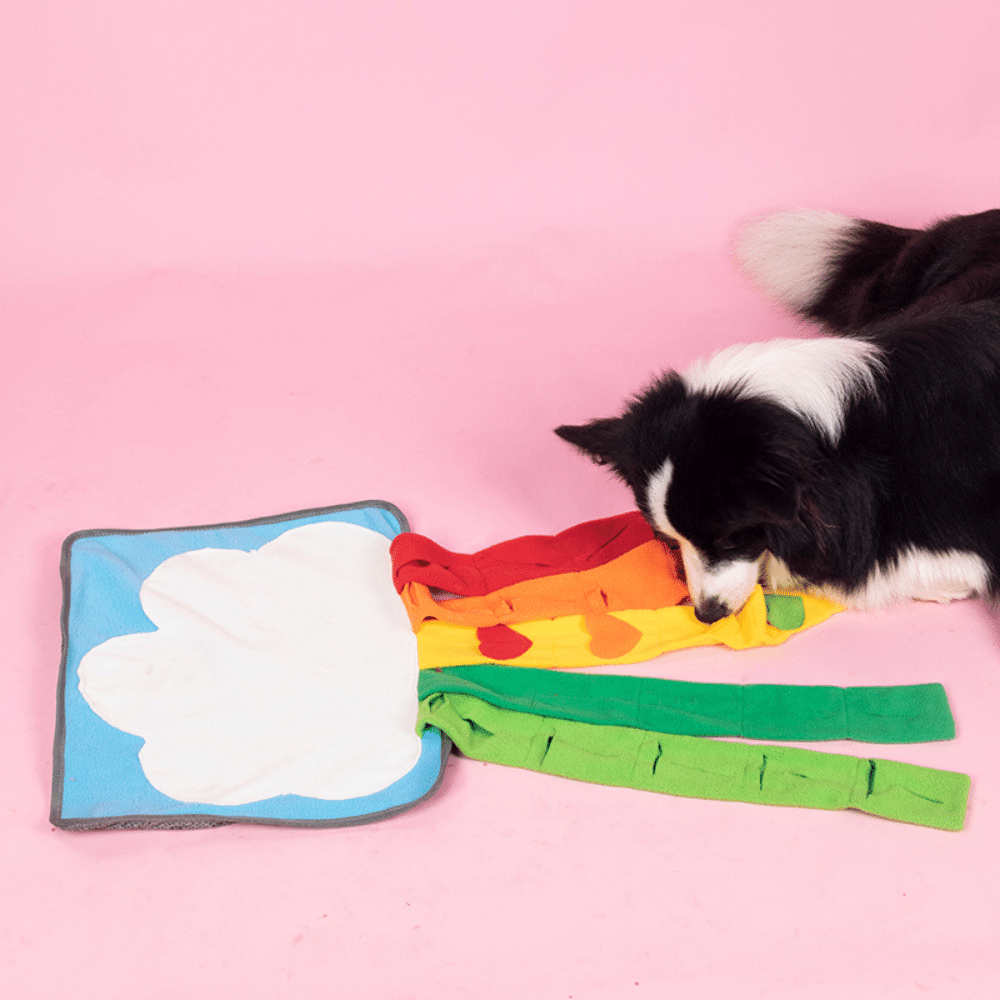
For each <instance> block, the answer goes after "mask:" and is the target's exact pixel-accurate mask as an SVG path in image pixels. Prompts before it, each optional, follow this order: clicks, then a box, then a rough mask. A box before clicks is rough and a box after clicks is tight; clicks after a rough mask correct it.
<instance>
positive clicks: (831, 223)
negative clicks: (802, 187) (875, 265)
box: [736, 208, 861, 312]
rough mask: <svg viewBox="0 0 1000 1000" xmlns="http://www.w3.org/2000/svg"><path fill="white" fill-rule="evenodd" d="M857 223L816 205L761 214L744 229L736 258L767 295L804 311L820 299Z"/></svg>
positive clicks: (796, 309)
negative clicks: (815, 206) (814, 206)
mask: <svg viewBox="0 0 1000 1000" xmlns="http://www.w3.org/2000/svg"><path fill="white" fill-rule="evenodd" d="M859 225H861V223H860V221H859V220H858V219H850V218H848V217H847V216H845V215H837V214H836V213H835V212H824V211H821V210H818V209H812V208H796V209H791V210H790V211H786V212H774V213H772V214H770V215H762V216H759V217H758V218H756V219H751V220H750V222H748V223H747V224H746V225H745V226H744V227H743V229H742V231H741V232H740V234H739V236H738V237H737V243H736V256H737V258H738V260H739V262H740V264H741V265H742V266H743V269H744V270H745V271H746V272H747V274H748V275H749V276H750V278H751V279H752V280H753V281H754V282H755V283H756V284H758V285H759V286H760V287H761V288H762V289H763V290H764V291H765V292H766V293H767V294H768V295H770V296H772V297H773V298H775V299H777V300H778V301H779V302H781V303H782V304H784V305H786V306H788V307H789V308H790V309H794V310H795V311H796V312H805V311H806V310H808V309H809V308H810V306H813V305H815V304H816V303H817V302H818V301H819V300H820V298H821V297H822V295H823V292H824V291H825V290H826V288H827V286H828V285H829V282H830V278H831V277H832V276H833V272H834V270H835V268H836V264H837V262H838V260H839V259H840V258H841V256H842V255H843V253H844V251H845V250H846V249H847V247H849V246H850V244H851V234H852V233H853V232H854V231H855V230H856V229H857V227H858V226H859Z"/></svg>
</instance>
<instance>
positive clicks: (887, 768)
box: [420, 692, 970, 830]
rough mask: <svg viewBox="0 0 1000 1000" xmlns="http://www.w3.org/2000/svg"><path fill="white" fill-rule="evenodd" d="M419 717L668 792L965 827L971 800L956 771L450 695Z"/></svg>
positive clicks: (510, 749) (424, 706) (431, 700)
mask: <svg viewBox="0 0 1000 1000" xmlns="http://www.w3.org/2000/svg"><path fill="white" fill-rule="evenodd" d="M420 723H421V724H425V725H428V726H434V727H437V728H438V729H440V730H441V731H442V732H443V733H445V734H446V735H447V736H448V737H450V739H451V740H452V741H453V743H454V744H455V745H456V746H457V747H458V748H459V749H460V750H461V751H462V753H464V754H465V755H466V756H469V757H472V758H475V759H476V760H482V761H487V762H490V763H495V764H506V765H510V766H514V767H523V768H527V769H529V770H533V771H539V772H541V773H544V774H552V775H558V776H560V777H564V778H574V779H577V780H580V781H590V782H595V783H597V784H602V785H616V786H621V787H627V788H636V789H642V790H645V791H651V792H661V793H663V794H668V795H682V796H688V797H691V798H702V799H720V800H726V801H735V802H748V803H758V804H761V805H781V806H806V807H809V808H814V809H857V810H860V811H861V812H866V813H870V814H872V815H874V816H881V817H884V818H886V819H894V820H901V821H904V822H908V823H915V824H917V825H920V826H928V827H935V828H937V829H941V830H960V829H961V828H962V826H963V824H964V822H965V811H966V805H967V802H968V797H969V787H970V780H969V777H968V775H965V774H958V773H956V772H953V771H938V770H934V769H932V768H927V767H918V766H916V765H913V764H901V763H897V762H895V761H888V760H881V759H876V758H860V757H851V756H847V755H844V754H826V753H818V752H816V751H814V750H802V749H797V748H792V747H781V746H770V745H767V744H753V745H751V744H746V743H730V742H726V741H722V740H714V739H704V738H700V737H695V736H675V735H668V734H664V733H652V732H649V731H648V730H643V729H632V728H626V727H623V726H599V725H591V724H588V723H583V722H573V721H570V720H567V719H554V718H549V717H546V716H541V715H531V714H528V713H526V712H514V711H510V710H509V709H504V708H497V707H496V706H494V705H491V704H489V703H488V702H486V701H483V700H482V699H480V698H475V697H471V696H469V695H462V694H453V693H450V692H448V693H446V692H438V693H436V694H432V695H430V696H429V697H428V698H426V699H424V701H422V702H421V709H420Z"/></svg>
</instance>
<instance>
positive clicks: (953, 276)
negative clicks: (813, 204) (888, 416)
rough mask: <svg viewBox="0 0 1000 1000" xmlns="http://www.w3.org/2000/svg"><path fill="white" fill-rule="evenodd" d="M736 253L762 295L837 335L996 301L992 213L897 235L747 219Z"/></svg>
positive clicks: (856, 226) (808, 214) (997, 253)
mask: <svg viewBox="0 0 1000 1000" xmlns="http://www.w3.org/2000/svg"><path fill="white" fill-rule="evenodd" d="M736 254H737V258H738V259H739V261H740V263H741V264H742V266H743V268H744V270H745V271H746V272H747V273H748V274H749V275H750V277H751V278H752V279H753V280H754V281H755V282H756V283H757V284H758V285H760V286H761V288H763V290H764V291H765V292H767V293H768V294H770V295H771V296H773V297H774V298H776V299H777V300H778V301H779V302H781V303H783V304H784V305H786V306H787V307H788V308H790V309H792V310H794V311H795V312H797V313H799V314H800V315H802V316H804V317H807V318H809V319H813V320H816V321H818V322H820V323H822V324H823V325H824V326H826V327H828V328H830V329H831V330H835V331H838V332H841V333H851V332H852V331H855V330H858V329H860V328H861V327H862V326H864V325H866V324H868V323H872V322H875V321H877V320H880V319H885V318H887V317H889V316H893V315H896V314H898V313H900V312H902V311H904V310H914V311H925V310H926V309H929V308H931V307H933V306H935V305H940V304H943V303H954V302H976V301H981V300H983V299H996V298H1000V210H994V211H990V212H982V213H980V214H979V215H964V216H956V217H954V218H951V219H945V220H944V221H943V222H938V223H936V224H935V225H933V226H930V227H929V228H927V229H903V228H900V227H898V226H890V225H887V224H885V223H882V222H869V221H867V220H864V219H852V218H849V217H847V216H844V215H837V214H835V213H833V212H824V211H816V210H814V209H793V210H791V211H787V212H775V213H773V214H771V215H764V216H761V217H759V218H756V219H753V220H751V221H750V222H749V223H748V224H747V225H746V226H745V227H744V228H743V230H742V231H741V233H740V235H739V238H738V241H737V247H736Z"/></svg>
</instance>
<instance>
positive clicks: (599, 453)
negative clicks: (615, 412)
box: [556, 417, 625, 465]
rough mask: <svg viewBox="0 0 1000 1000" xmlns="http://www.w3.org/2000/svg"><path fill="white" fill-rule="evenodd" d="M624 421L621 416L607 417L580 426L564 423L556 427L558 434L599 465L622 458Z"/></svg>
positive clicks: (614, 462)
mask: <svg viewBox="0 0 1000 1000" xmlns="http://www.w3.org/2000/svg"><path fill="white" fill-rule="evenodd" d="M624 423H625V421H624V420H622V418H621V417H606V418H604V419H602V420H591V421H590V423H589V424H581V425H579V426H578V427H574V426H571V425H569V424H563V426H562V427H557V428H556V434H558V435H559V437H561V438H562V439H563V440H564V441H568V442H569V443H570V444H571V445H575V446H576V447H577V448H579V449H580V451H582V452H583V453H584V454H585V455H586V456H587V457H588V458H589V459H591V460H592V461H594V462H596V463H597V464H598V465H608V464H611V465H617V464H618V463H619V461H620V459H621V452H622V438H623V433H624Z"/></svg>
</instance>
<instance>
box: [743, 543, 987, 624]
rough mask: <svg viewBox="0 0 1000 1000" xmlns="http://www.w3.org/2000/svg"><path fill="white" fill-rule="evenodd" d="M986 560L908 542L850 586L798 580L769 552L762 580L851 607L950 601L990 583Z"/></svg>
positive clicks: (979, 591)
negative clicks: (890, 562)
mask: <svg viewBox="0 0 1000 1000" xmlns="http://www.w3.org/2000/svg"><path fill="white" fill-rule="evenodd" d="M989 575H990V574H989V569H988V568H987V566H986V563H985V562H984V561H983V560H982V559H980V558H979V556H976V555H973V554H972V553H971V552H958V551H955V550H951V551H949V552H929V551H927V550H926V549H920V548H916V547H910V548H908V549H905V550H904V551H903V552H902V553H900V555H899V557H898V559H897V560H896V562H895V565H892V566H879V567H876V568H875V569H874V570H873V571H872V572H871V573H870V574H869V576H868V579H867V580H866V581H865V583H864V584H863V585H862V586H860V587H857V588H855V589H854V590H845V589H843V588H841V587H835V586H831V585H824V584H818V585H817V584H813V585H810V584H808V583H806V582H805V581H803V580H801V579H799V578H798V577H796V576H795V574H794V573H792V572H791V570H789V568H788V567H787V566H786V565H785V564H784V562H782V561H781V560H780V559H778V558H776V557H775V556H772V555H771V554H770V553H768V554H767V556H766V558H765V560H764V568H763V573H762V577H763V581H764V585H765V586H766V587H767V588H768V589H770V590H781V589H805V590H809V591H811V592H812V593H814V594H818V595H820V596H822V597H828V598H829V599H830V600H832V601H837V602H838V603H840V604H844V605H846V606H847V607H849V608H856V609H858V610H871V609H874V608H883V607H887V606H888V605H890V604H896V603H898V602H900V601H911V600H915V601H937V602H939V603H942V604H945V603H947V602H948V601H955V600H960V599H961V598H964V597H975V596H976V595H977V594H982V593H984V592H985V591H986V587H987V584H988V582H989Z"/></svg>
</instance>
